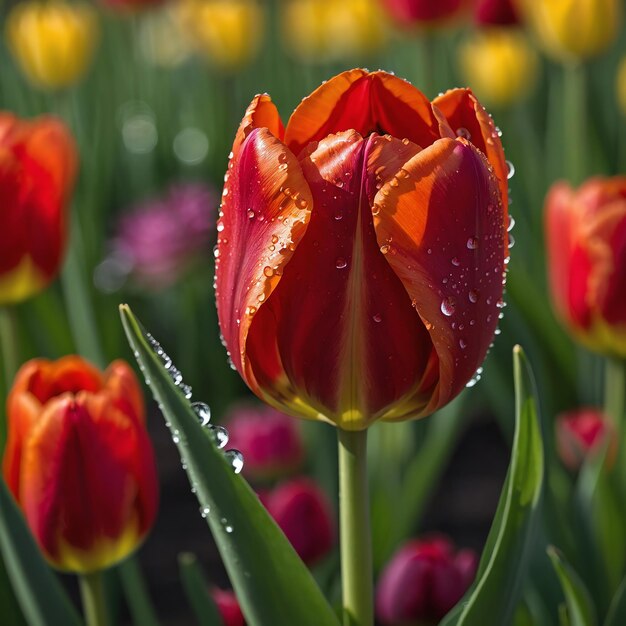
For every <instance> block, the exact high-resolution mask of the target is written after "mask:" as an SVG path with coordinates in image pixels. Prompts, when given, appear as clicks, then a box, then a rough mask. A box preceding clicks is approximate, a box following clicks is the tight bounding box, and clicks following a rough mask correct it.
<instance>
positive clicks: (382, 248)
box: [380, 243, 391, 254]
mask: <svg viewBox="0 0 626 626" xmlns="http://www.w3.org/2000/svg"><path fill="white" fill-rule="evenodd" d="M389 250H391V246H390V245H389V244H387V243H385V244H383V245H382V246H380V251H381V252H382V253H383V254H388V252H389Z"/></svg>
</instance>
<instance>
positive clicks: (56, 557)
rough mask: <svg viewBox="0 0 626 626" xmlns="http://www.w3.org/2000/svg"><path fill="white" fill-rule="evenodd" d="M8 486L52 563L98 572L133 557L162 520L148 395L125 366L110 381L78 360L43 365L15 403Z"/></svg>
mask: <svg viewBox="0 0 626 626" xmlns="http://www.w3.org/2000/svg"><path fill="white" fill-rule="evenodd" d="M7 414H8V431H9V432H8V440H7V447H6V450H5V454H4V459H3V473H4V478H5V480H6V482H7V485H8V487H9V489H10V490H11V492H12V493H13V495H14V497H15V499H16V500H17V502H18V504H19V506H20V507H21V508H22V510H23V512H24V515H25V517H26V522H27V523H28V526H29V527H30V529H31V532H32V533H33V535H34V536H35V539H36V540H37V543H38V544H39V546H40V548H41V550H42V552H43V554H44V556H45V557H46V558H47V560H48V561H49V562H50V563H51V564H52V565H53V566H54V567H56V568H58V569H61V570H66V571H72V572H80V573H86V572H93V571H96V570H100V569H103V568H106V567H108V566H110V565H113V564H114V563H117V562H118V561H120V560H122V559H124V558H125V557H126V556H128V555H129V554H130V553H131V552H132V551H133V550H134V549H135V548H136V547H137V545H138V544H139V543H140V542H141V541H142V540H143V538H144V537H145V536H146V533H147V532H148V530H149V529H150V528H151V526H152V524H153V522H154V519H155V516H156V511H157V500H158V487H157V476H156V466H155V461H154V454H153V451H152V446H151V443H150V439H149V437H148V433H147V431H146V427H145V415H144V405H143V396H142V394H141V389H140V387H139V383H138V382H137V379H136V377H135V375H134V374H133V372H132V370H131V369H130V367H129V366H128V365H127V364H126V363H124V362H123V361H115V362H114V363H112V364H111V365H110V366H109V368H108V369H107V370H106V372H104V374H102V373H100V372H99V371H98V370H97V369H96V368H94V367H93V366H92V365H90V364H89V363H87V362H86V361H84V360H83V359H81V358H80V357H77V356H68V357H64V358H62V359H59V360H58V361H54V362H51V361H46V360H43V359H35V360H32V361H29V362H28V363H26V364H25V365H24V366H22V368H21V369H20V370H19V372H18V373H17V376H16V378H15V382H14V384H13V388H12V389H11V392H10V394H9V398H8V402H7Z"/></svg>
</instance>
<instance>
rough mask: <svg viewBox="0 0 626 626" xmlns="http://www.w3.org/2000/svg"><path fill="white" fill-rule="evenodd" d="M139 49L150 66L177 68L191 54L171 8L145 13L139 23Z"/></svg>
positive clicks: (190, 49) (174, 11) (188, 43)
mask: <svg viewBox="0 0 626 626" xmlns="http://www.w3.org/2000/svg"><path fill="white" fill-rule="evenodd" d="M139 47H140V49H141V52H142V53H143V56H144V58H145V59H146V61H148V63H150V64H151V65H155V66H157V67H164V68H172V67H177V66H178V65H180V64H181V63H184V62H185V61H186V60H187V59H188V58H189V56H190V55H191V53H192V48H191V44H190V42H189V40H188V38H187V37H185V36H184V32H183V29H182V28H181V23H180V19H179V15H178V13H177V12H176V10H175V9H174V8H173V7H172V6H169V5H168V6H165V7H164V8H162V9H160V10H157V11H152V12H150V13H146V14H145V15H143V16H142V18H141V21H140V22H139Z"/></svg>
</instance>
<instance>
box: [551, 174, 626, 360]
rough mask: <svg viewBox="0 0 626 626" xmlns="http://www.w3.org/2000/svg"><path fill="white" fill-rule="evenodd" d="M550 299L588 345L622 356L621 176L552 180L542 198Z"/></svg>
mask: <svg viewBox="0 0 626 626" xmlns="http://www.w3.org/2000/svg"><path fill="white" fill-rule="evenodd" d="M545 214H546V236H547V252H548V269H549V278H550V287H551V291H552V300H553V302H554V306H555V309H556V311H557V313H558V314H559V316H560V317H561V319H563V321H564V322H565V323H566V324H567V326H568V327H569V329H570V331H571V332H572V333H573V334H574V336H575V337H576V338H577V339H578V340H579V341H580V342H581V343H583V344H584V345H586V346H587V347H588V348H590V349H591V350H595V351H597V352H601V353H603V354H608V355H615V356H618V357H625V356H626V298H624V291H625V290H626V177H623V176H621V177H619V176H618V177H615V178H592V179H590V180H588V181H587V182H586V183H584V184H583V185H582V186H581V187H580V188H579V189H577V190H574V189H572V188H571V187H570V186H569V185H568V184H567V183H565V182H559V183H556V184H555V185H554V186H553V187H552V188H551V190H550V191H549V193H548V196H547V198H546V209H545Z"/></svg>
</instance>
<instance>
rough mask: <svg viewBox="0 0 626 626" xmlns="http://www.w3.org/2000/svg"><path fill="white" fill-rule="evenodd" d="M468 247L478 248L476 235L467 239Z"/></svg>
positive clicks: (471, 248) (470, 248)
mask: <svg viewBox="0 0 626 626" xmlns="http://www.w3.org/2000/svg"><path fill="white" fill-rule="evenodd" d="M467 247H468V249H469V250H476V248H477V247H478V239H476V237H470V238H469V239H468V240H467Z"/></svg>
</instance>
